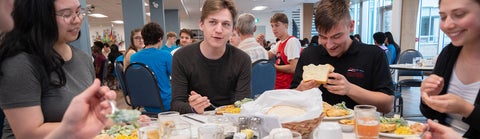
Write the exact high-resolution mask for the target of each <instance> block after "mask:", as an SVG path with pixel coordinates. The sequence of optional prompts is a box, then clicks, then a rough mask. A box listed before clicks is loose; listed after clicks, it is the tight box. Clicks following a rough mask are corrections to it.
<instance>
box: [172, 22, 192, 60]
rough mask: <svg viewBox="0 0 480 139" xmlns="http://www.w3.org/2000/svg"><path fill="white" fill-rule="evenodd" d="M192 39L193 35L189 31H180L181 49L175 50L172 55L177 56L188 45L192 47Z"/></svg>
mask: <svg viewBox="0 0 480 139" xmlns="http://www.w3.org/2000/svg"><path fill="white" fill-rule="evenodd" d="M192 38H193V33H192V31H191V30H189V29H185V28H184V29H181V30H180V44H179V45H178V46H179V47H178V48H177V49H175V50H172V52H170V54H172V55H173V54H175V52H177V50H178V49H180V48H182V47H185V46H187V45H190V44H191V43H192Z"/></svg>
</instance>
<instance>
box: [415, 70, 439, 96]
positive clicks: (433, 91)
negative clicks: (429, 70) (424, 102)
mask: <svg viewBox="0 0 480 139" xmlns="http://www.w3.org/2000/svg"><path fill="white" fill-rule="evenodd" d="M442 88H443V78H442V77H440V76H438V75H435V74H432V75H430V76H428V77H427V78H426V79H425V80H423V82H422V85H421V87H420V91H421V92H425V93H427V94H428V95H429V96H431V95H438V94H440V91H441V90H442Z"/></svg>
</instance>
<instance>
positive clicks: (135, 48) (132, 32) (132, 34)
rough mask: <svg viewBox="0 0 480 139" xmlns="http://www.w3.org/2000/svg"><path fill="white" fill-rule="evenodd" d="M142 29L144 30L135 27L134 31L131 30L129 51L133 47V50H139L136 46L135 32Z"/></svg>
mask: <svg viewBox="0 0 480 139" xmlns="http://www.w3.org/2000/svg"><path fill="white" fill-rule="evenodd" d="M140 31H142V29H139V28H137V29H133V30H132V31H130V46H128V49H127V51H128V50H129V49H132V50H134V51H135V52H136V51H138V50H137V47H136V46H135V43H134V38H133V36H135V33H137V32H140Z"/></svg>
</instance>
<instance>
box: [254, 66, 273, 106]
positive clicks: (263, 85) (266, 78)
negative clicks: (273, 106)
mask: <svg viewBox="0 0 480 139" xmlns="http://www.w3.org/2000/svg"><path fill="white" fill-rule="evenodd" d="M276 74H277V73H276V70H275V66H274V64H273V63H272V62H271V61H269V60H266V59H261V60H257V61H255V62H253V64H252V78H251V84H252V98H256V97H258V95H261V94H262V93H263V92H265V91H267V90H273V89H274V87H275V79H276Z"/></svg>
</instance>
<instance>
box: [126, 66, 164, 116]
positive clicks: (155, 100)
mask: <svg viewBox="0 0 480 139" xmlns="http://www.w3.org/2000/svg"><path fill="white" fill-rule="evenodd" d="M125 85H126V86H127V91H128V96H129V98H130V103H131V106H132V108H137V109H138V108H141V107H156V108H160V109H161V111H165V110H164V107H163V102H162V98H161V95H160V88H159V87H158V84H157V79H156V77H155V74H154V73H153V71H152V70H151V69H150V68H149V67H148V66H147V65H145V64H143V63H138V62H135V63H131V64H130V65H128V67H127V69H126V70H125ZM142 113H143V114H146V115H156V114H157V113H152V112H146V111H143V112H142Z"/></svg>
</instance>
